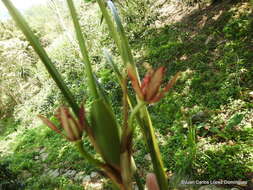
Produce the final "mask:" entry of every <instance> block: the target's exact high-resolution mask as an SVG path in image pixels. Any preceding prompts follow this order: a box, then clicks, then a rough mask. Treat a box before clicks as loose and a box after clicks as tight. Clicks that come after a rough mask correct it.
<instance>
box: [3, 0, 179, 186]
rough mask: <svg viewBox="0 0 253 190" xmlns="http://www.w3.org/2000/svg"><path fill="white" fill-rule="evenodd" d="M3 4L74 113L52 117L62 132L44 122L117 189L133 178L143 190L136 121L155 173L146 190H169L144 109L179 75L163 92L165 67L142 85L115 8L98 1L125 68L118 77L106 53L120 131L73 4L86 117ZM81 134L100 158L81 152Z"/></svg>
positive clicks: (25, 27)
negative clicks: (119, 102)
mask: <svg viewBox="0 0 253 190" xmlns="http://www.w3.org/2000/svg"><path fill="white" fill-rule="evenodd" d="M2 2H3V3H4V4H5V6H6V7H7V9H8V10H9V12H10V14H11V16H12V17H13V19H14V20H15V21H16V23H17V25H18V26H19V27H20V29H21V30H22V32H23V33H24V34H25V36H26V38H27V39H28V41H29V42H30V43H31V45H32V46H33V48H34V50H35V52H36V53H37V54H38V56H39V57H40V59H41V61H42V62H43V64H44V65H45V67H46V69H47V71H48V72H49V74H50V75H51V77H52V78H53V79H54V81H55V82H56V84H57V86H58V88H59V89H60V90H61V92H62V94H63V95H64V97H65V99H66V100H67V102H68V104H69V106H70V107H71V109H72V111H73V113H72V112H71V110H70V109H69V108H68V107H61V108H59V110H58V111H57V114H56V118H57V119H58V120H59V122H60V124H61V126H62V128H59V127H57V126H56V125H55V124H54V123H52V122H51V121H50V120H48V119H47V118H45V117H43V116H39V117H40V118H41V119H42V121H43V122H44V123H45V124H46V125H48V126H49V127H50V128H51V129H52V130H54V131H55V132H57V133H59V134H60V135H62V136H63V137H64V138H66V139H67V140H68V141H70V142H73V143H74V144H75V145H76V147H77V149H78V151H79V152H80V154H81V155H82V156H83V157H84V159H85V160H87V161H89V162H90V163H92V164H93V165H94V166H96V167H98V168H100V169H101V170H103V171H104V173H105V174H106V175H107V176H108V177H109V178H110V179H111V180H112V181H113V183H114V184H116V186H117V187H118V188H119V189H121V190H131V189H133V178H135V181H136V183H137V185H138V188H139V189H143V186H142V184H141V182H140V180H139V176H138V172H137V171H136V167H135V162H134V160H133V156H132V154H133V152H132V141H133V133H134V131H135V120H136V121H137V123H138V125H139V126H140V127H141V129H142V132H143V136H144V139H145V141H146V144H147V146H148V149H149V152H150V155H151V159H152V164H153V168H154V174H149V175H148V176H147V186H148V188H149V189H150V190H158V189H160V190H167V189H168V182H167V177H166V174H165V169H164V166H163V162H162V158H161V155H160V150H159V147H158V144H157V140H156V138H155V134H154V128H153V125H152V122H151V119H150V116H149V113H148V110H147V105H149V104H153V103H156V102H157V101H159V100H160V99H161V98H163V97H164V95H165V93H166V92H167V91H168V90H170V89H171V88H172V86H173V85H174V84H175V82H176V80H177V78H178V77H179V73H178V74H176V75H175V76H174V77H173V78H172V79H171V80H170V81H169V83H168V84H167V85H166V86H165V87H164V89H161V83H162V80H163V77H164V74H165V69H164V68H163V67H160V68H158V69H157V70H152V69H151V70H149V72H148V73H147V74H146V76H145V77H144V79H143V81H142V82H140V78H139V74H138V70H137V67H136V65H135V62H134V59H133V56H132V53H131V49H130V46H129V43H128V39H127V37H126V34H125V31H124V28H123V26H122V23H121V20H120V17H119V15H118V13H117V10H116V8H115V6H114V4H113V3H112V2H111V1H108V4H107V5H108V6H106V4H105V2H104V1H102V0H97V3H98V4H99V7H100V9H101V12H102V14H103V18H104V19H105V22H106V23H107V25H108V30H109V33H110V35H111V37H112V38H113V40H114V41H115V44H116V47H117V48H118V51H119V53H120V55H121V59H122V62H123V64H124V66H125V68H124V69H123V70H124V72H120V70H119V69H118V65H117V64H115V63H114V61H113V58H112V57H111V56H110V54H109V53H108V51H106V50H105V56H106V58H107V61H108V63H110V64H111V65H112V68H113V69H114V71H115V73H116V75H117V77H118V81H119V84H120V86H121V88H122V92H123V106H122V107H123V109H122V110H123V114H122V115H123V117H122V120H123V122H122V127H119V123H118V121H117V120H116V118H115V115H114V113H113V111H112V110H113V109H112V105H111V103H110V100H109V99H108V97H107V96H106V95H105V93H104V87H103V86H102V85H101V84H100V83H99V81H98V80H97V77H96V75H95V73H94V72H93V70H92V66H91V62H90V58H89V53H88V50H87V48H86V44H85V38H84V36H83V33H82V31H81V27H80V24H79V21H78V16H77V13H76V10H75V6H74V3H73V1H72V0H67V4H68V7H69V11H70V14H71V17H72V20H73V24H74V28H75V32H76V37H77V41H78V44H79V47H80V51H81V55H82V61H83V62H84V64H85V71H86V77H87V82H88V88H89V93H90V96H91V97H92V98H93V102H92V104H91V108H90V112H89V114H86V112H85V109H84V107H83V106H79V105H78V104H77V103H76V100H75V98H74V96H73V94H72V93H71V91H70V90H69V88H68V87H67V86H66V84H65V82H64V80H63V78H62V76H61V75H60V73H59V72H58V70H57V69H56V68H55V66H54V64H53V62H52V61H51V59H50V58H49V56H48V55H47V53H46V51H45V50H44V48H43V47H42V46H41V44H40V42H39V40H38V39H37V37H36V36H35V35H34V33H33V32H32V30H31V29H30V27H29V26H28V24H27V23H26V21H25V20H24V18H23V17H22V15H21V14H20V13H19V12H18V10H17V9H16V8H15V7H14V5H13V4H12V3H11V1H10V0H2ZM107 7H109V9H110V10H111V13H110V12H109V11H108V9H107ZM128 76H129V78H130V79H131V82H132V86H133V88H134V90H135V92H136V101H134V100H133V99H134V97H132V96H131V95H130V94H129V93H128V88H127V81H128ZM135 102H136V103H135ZM62 129H63V130H62ZM84 132H85V133H86V135H87V136H88V137H89V140H90V143H91V144H92V145H93V147H94V149H95V150H96V152H97V153H98V154H99V155H100V156H101V158H102V159H97V158H95V157H94V156H92V155H91V153H89V151H87V150H86V149H85V147H84V144H83V139H82V137H83V133H84Z"/></svg>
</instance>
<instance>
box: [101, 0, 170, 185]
mask: <svg viewBox="0 0 253 190" xmlns="http://www.w3.org/2000/svg"><path fill="white" fill-rule="evenodd" d="M100 1H101V2H102V0H97V2H98V3H101V2H100ZM108 5H109V7H110V9H111V11H112V15H113V17H114V20H115V22H116V25H117V28H118V33H116V34H117V35H118V38H117V39H116V40H117V41H116V40H115V37H114V38H113V39H114V40H115V43H116V44H118V39H120V44H121V45H120V48H119V49H120V54H121V58H122V60H123V62H124V64H125V66H128V64H130V65H131V66H132V67H133V68H134V72H135V75H136V77H137V78H138V80H139V74H138V71H137V68H136V65H135V63H134V60H133V56H132V53H131V49H130V46H129V43H128V40H127V37H126V34H125V32H124V28H123V26H122V23H121V21H120V18H119V16H118V13H117V11H116V9H115V7H114V5H113V3H112V2H111V1H109V2H108ZM100 9H101V6H100ZM104 9H106V8H105V6H104V7H103V10H102V9H101V11H102V13H103V14H104V12H106V11H107V10H104ZM107 15H108V16H109V14H107ZM105 20H106V22H107V25H108V28H109V30H110V31H112V30H115V29H113V28H111V27H114V26H113V25H111V23H108V21H107V20H108V19H105ZM117 46H118V45H117ZM139 82H140V80H139ZM137 101H138V102H140V100H138V98H137ZM136 116H137V117H136V118H137V121H138V124H139V125H140V126H141V127H142V129H143V130H142V131H143V135H144V137H145V140H146V144H147V146H148V148H149V151H150V155H151V159H152V163H153V168H154V172H155V174H156V177H157V180H158V184H159V187H160V190H167V189H168V182H167V177H166V173H165V171H164V166H163V162H162V158H161V153H160V150H159V147H158V144H157V140H156V138H155V133H154V128H153V125H152V122H151V119H150V116H149V113H148V110H147V107H146V106H143V107H142V108H141V110H140V112H139V113H138V114H136Z"/></svg>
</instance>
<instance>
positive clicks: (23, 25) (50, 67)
mask: <svg viewBox="0 0 253 190" xmlns="http://www.w3.org/2000/svg"><path fill="white" fill-rule="evenodd" d="M2 2H3V3H4V5H5V6H6V8H7V9H8V11H9V13H10V14H11V16H12V18H13V19H14V21H15V22H16V24H17V25H18V27H19V28H20V29H21V30H22V32H23V33H24V35H25V36H26V38H27V40H28V41H29V42H30V44H31V45H32V47H33V49H34V51H35V52H36V53H37V54H38V56H39V58H40V59H41V61H42V63H43V64H44V65H45V67H46V69H47V71H48V72H49V74H50V75H51V77H52V78H53V80H54V81H55V83H56V84H57V86H58V87H59V89H60V90H61V92H62V93H63V95H64V97H65V98H66V100H67V102H68V103H69V105H70V106H71V108H72V109H73V111H74V112H75V114H76V115H78V113H79V106H78V105H77V103H76V101H75V99H74V96H73V95H72V93H71V92H70V90H69V89H68V87H67V86H66V84H65V83H64V81H63V79H62V77H61V75H60V74H59V72H58V71H57V69H56V68H55V66H54V64H53V62H52V61H51V59H50V58H49V57H48V55H47V53H46V51H45V50H44V48H43V47H42V45H41V44H40V42H39V40H38V38H37V37H36V36H35V35H34V33H33V32H32V30H31V28H30V27H29V25H28V24H27V22H26V21H25V19H24V18H23V16H22V15H21V14H20V12H19V11H18V10H17V9H16V8H15V7H14V5H13V4H12V2H11V1H10V0H2Z"/></svg>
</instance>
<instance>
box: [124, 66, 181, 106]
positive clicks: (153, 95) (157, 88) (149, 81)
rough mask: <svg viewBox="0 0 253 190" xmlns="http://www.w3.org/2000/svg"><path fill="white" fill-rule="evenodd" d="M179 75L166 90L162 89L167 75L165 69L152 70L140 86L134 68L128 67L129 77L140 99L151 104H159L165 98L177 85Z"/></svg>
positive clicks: (170, 82)
mask: <svg viewBox="0 0 253 190" xmlns="http://www.w3.org/2000/svg"><path fill="white" fill-rule="evenodd" d="M179 74H180V73H177V74H176V75H175V76H174V77H173V78H172V79H171V80H170V81H169V83H168V84H167V85H166V86H165V88H163V89H161V84H162V80H163V77H164V75H165V67H159V68H158V69H157V70H153V69H150V70H149V71H148V72H147V74H146V75H145V77H144V78H143V80H142V82H141V85H139V82H138V79H137V77H136V75H135V74H134V71H133V69H132V67H128V76H129V78H130V80H131V83H132V86H133V88H134V90H135V92H136V94H137V96H138V98H139V99H140V100H142V101H145V102H147V103H150V104H151V103H155V102H158V101H159V100H161V99H162V98H163V97H164V95H165V93H166V92H168V91H169V90H170V89H171V88H172V87H173V85H174V84H175V83H176V81H177V79H178V77H179Z"/></svg>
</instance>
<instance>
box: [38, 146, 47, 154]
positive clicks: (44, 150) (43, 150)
mask: <svg viewBox="0 0 253 190" xmlns="http://www.w3.org/2000/svg"><path fill="white" fill-rule="evenodd" d="M46 150H47V149H46V147H44V148H42V149H41V150H40V151H39V153H40V154H42V153H44V152H46Z"/></svg>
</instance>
